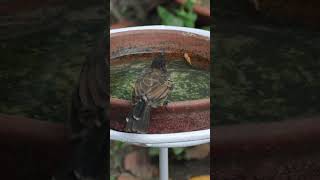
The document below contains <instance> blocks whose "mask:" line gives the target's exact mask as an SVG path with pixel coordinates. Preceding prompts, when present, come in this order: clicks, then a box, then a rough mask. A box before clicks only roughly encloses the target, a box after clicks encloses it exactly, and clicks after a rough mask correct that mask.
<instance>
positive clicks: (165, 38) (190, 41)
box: [110, 26, 210, 134]
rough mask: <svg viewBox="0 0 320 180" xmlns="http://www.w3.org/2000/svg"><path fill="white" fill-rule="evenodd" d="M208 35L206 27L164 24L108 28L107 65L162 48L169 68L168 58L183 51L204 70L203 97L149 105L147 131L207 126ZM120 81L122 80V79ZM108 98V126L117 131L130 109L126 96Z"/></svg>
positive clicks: (178, 56)
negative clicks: (205, 84)
mask: <svg viewBox="0 0 320 180" xmlns="http://www.w3.org/2000/svg"><path fill="white" fill-rule="evenodd" d="M209 36H210V35H209V32H208V31H203V30H196V29H190V28H177V27H168V26H147V27H134V28H124V29H118V30H111V34H110V43H111V49H110V54H111V56H110V64H111V67H114V66H118V65H119V64H129V63H132V61H136V60H137V59H139V60H149V61H150V60H151V59H152V58H153V57H155V56H157V55H158V54H159V53H160V52H162V51H164V52H165V56H166V58H167V59H168V61H169V63H168V68H169V71H170V64H171V63H174V62H173V61H172V62H171V60H176V59H179V60H181V59H183V57H184V54H185V53H187V54H188V56H189V57H190V58H191V61H192V65H193V66H194V67H195V68H197V69H202V71H206V72H207V74H206V75H207V76H208V78H207V81H208V86H207V97H205V96H204V97H203V98H200V99H193V100H183V101H174V102H169V104H168V105H167V106H166V107H159V108H155V109H153V110H152V112H151V121H150V127H149V133H150V134H162V133H177V132H190V131H196V130H205V129H210V98H209V95H210V94H209V72H208V70H209V69H210V68H209V67H210V37H209ZM150 62H151V61H150ZM199 71H200V70H199ZM111 73H112V68H111ZM128 73H129V72H128ZM111 76H112V74H111ZM204 76H205V75H204ZM122 81H123V82H124V80H122ZM111 82H112V80H111ZM180 84H181V83H180ZM186 84H187V83H186ZM127 87H128V86H127ZM181 87H183V86H180V89H182V88H181ZM177 88H179V87H176V89H177ZM186 88H188V87H186ZM190 89H191V88H190ZM111 91H112V85H111ZM129 93H130V92H129ZM172 93H173V94H174V93H175V92H174V91H173V92H172ZM189 93H190V92H189ZM127 96H128V93H127ZM129 96H130V95H129ZM110 102H111V113H110V127H111V129H114V130H117V131H124V127H125V124H126V121H125V117H126V115H127V114H128V112H129V111H130V110H131V109H132V105H131V103H130V100H128V98H126V99H118V98H112V97H111V99H110Z"/></svg>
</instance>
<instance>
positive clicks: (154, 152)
mask: <svg viewBox="0 0 320 180" xmlns="http://www.w3.org/2000/svg"><path fill="white" fill-rule="evenodd" d="M159 153H160V152H159V148H149V155H150V156H158V155H159Z"/></svg>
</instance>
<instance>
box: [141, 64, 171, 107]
mask: <svg viewBox="0 0 320 180" xmlns="http://www.w3.org/2000/svg"><path fill="white" fill-rule="evenodd" d="M170 87H171V82H170V81H169V76H168V74H167V73H163V72H161V71H160V70H157V69H154V70H153V71H148V72H147V73H145V74H144V75H143V76H141V77H140V78H139V79H138V80H137V82H136V84H135V96H136V97H141V96H143V95H145V96H146V97H147V98H148V99H149V100H151V101H160V100H162V99H164V98H166V97H167V95H168V93H169V92H170V91H171V88H170Z"/></svg>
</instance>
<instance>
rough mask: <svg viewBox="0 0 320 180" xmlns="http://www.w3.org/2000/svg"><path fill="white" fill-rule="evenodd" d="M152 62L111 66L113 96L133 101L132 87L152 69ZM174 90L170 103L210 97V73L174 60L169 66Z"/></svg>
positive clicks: (169, 99) (182, 61)
mask: <svg viewBox="0 0 320 180" xmlns="http://www.w3.org/2000/svg"><path fill="white" fill-rule="evenodd" d="M150 63H151V61H142V60H140V61H134V62H131V63H126V64H121V65H111V68H110V82H111V84H110V90H111V96H112V97H115V98H120V99H127V100H130V99H131V93H132V87H133V86H134V83H135V81H136V79H137V77H138V76H140V74H141V72H142V71H143V69H144V68H148V67H150ZM167 69H168V72H169V73H170V78H171V80H172V81H173V84H174V89H173V90H172V92H171V93H170V95H169V97H168V101H169V102H173V101H183V100H195V99H202V98H208V97H209V96H210V73H209V71H205V70H201V69H196V68H193V67H192V66H191V65H189V64H187V62H186V61H184V60H174V61H170V62H169V63H168V64H167Z"/></svg>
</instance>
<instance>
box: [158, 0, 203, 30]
mask: <svg viewBox="0 0 320 180" xmlns="http://www.w3.org/2000/svg"><path fill="white" fill-rule="evenodd" d="M194 4H195V0H187V1H186V3H185V4H183V5H181V6H180V7H179V8H177V9H173V10H172V11H169V10H168V9H166V8H164V7H162V6H158V8H157V12H158V15H159V17H160V18H161V22H162V24H163V25H170V26H184V27H192V28H193V27H195V22H196V20H197V14H196V13H194V12H193V6H194Z"/></svg>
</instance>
